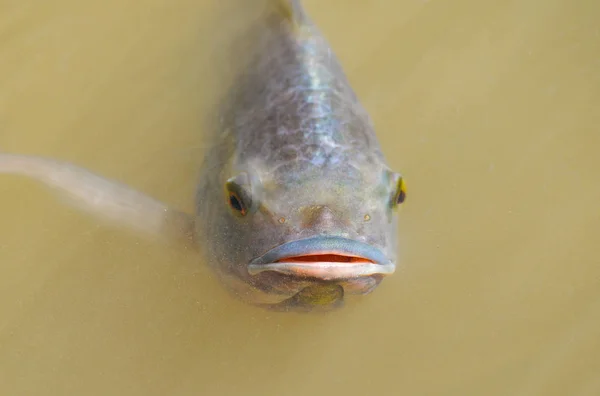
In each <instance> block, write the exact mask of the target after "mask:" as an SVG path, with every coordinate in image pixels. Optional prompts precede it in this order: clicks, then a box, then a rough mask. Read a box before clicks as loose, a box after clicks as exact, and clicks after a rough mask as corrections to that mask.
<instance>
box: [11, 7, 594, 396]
mask: <svg viewBox="0 0 600 396" xmlns="http://www.w3.org/2000/svg"><path fill="white" fill-rule="evenodd" d="M237 3H239V1H238V2H237ZM305 4H306V8H307V10H308V12H309V13H310V14H311V15H312V16H313V18H314V19H315V21H316V22H317V23H318V24H319V26H320V27H321V29H322V30H323V31H324V33H325V34H326V35H327V36H328V38H329V40H330V42H331V44H332V46H333V48H334V50H335V51H336V52H337V54H338V55H339V57H340V59H341V61H342V63H343V64H344V66H345V68H346V70H347V73H348V75H349V77H350V79H351V81H352V83H353V84H354V86H355V88H356V91H357V92H358V94H359V95H360V96H361V98H362V100H363V102H364V104H365V106H366V107H367V108H368V110H369V111H370V112H371V114H372V117H373V119H374V122H375V124H376V126H377V130H378V134H379V137H380V140H381V142H382V145H383V146H384V148H385V152H386V155H387V156H388V158H389V159H390V162H391V164H392V166H393V168H395V169H397V170H399V171H401V172H403V173H404V174H405V176H406V179H407V181H408V200H407V203H406V206H405V207H404V208H403V211H402V213H401V219H400V224H401V225H400V231H401V232H400V234H401V249H402V253H401V266H400V268H399V270H398V272H397V273H396V274H395V275H394V276H393V277H392V278H389V279H387V280H386V281H384V283H383V284H382V285H381V287H380V288H379V289H377V291H376V292H375V293H374V294H372V295H370V296H368V297H366V298H364V299H359V300H358V301H356V300H353V301H351V304H349V305H348V306H347V307H346V308H345V309H343V310H341V311H337V312H334V313H328V314H319V315H305V314H281V313H269V312H265V311H263V310H261V309H258V308H254V307H250V306H248V305H245V304H243V303H240V302H238V301H236V300H234V299H232V298H231V297H230V296H229V295H228V294H226V293H225V292H224V290H223V289H222V288H221V286H220V285H219V284H218V283H217V282H216V281H215V280H214V279H213V277H212V276H211V274H210V272H209V271H208V270H207V268H206V267H205V266H204V265H203V264H202V263H201V262H198V259H197V257H196V256H195V255H194V253H193V252H187V251H182V250H180V249H177V248H173V247H169V246H164V245H159V244H156V243H153V242H150V241H147V240H144V239H143V238H140V237H139V236H137V235H134V234H132V233H130V232H127V231H124V230H120V229H115V228H112V227H109V226H106V225H104V224H103V223H102V222H100V221H98V220H97V219H94V218H90V217H88V216H86V215H84V214H81V213H79V212H78V211H76V210H75V209H72V208H69V207H67V206H64V205H62V204H61V202H60V201H57V200H56V199H55V196H54V195H51V194H49V193H48V191H47V190H46V189H45V188H41V187H40V186H39V185H37V184H35V183H32V182H29V181H26V180H22V179H19V178H17V177H8V176H6V175H5V176H2V177H1V178H0V194H1V195H0V203H1V205H0V218H1V219H2V221H1V223H0V394H2V395H7V396H8V395H67V394H69V395H127V396H134V395H145V396H146V395H290V396H294V395H338V394H339V395H371V394H378V395H598V394H600V374H599V373H600V253H599V252H598V246H599V242H600V207H599V202H600V183H599V182H600V176H599V174H598V172H599V170H600V157H599V156H598V152H599V148H600V25H599V24H598V19H599V18H600V3H598V2H597V1H592V0H589V1H584V0H579V1H567V0H525V1H503V2H497V1H491V0H490V1H476V0H456V1H452V2H448V1H437V0H430V1H416V0H402V1H396V2H390V1H383V0H379V1H372V2H357V1H353V2H350V1H341V0H338V1H328V2H319V1H316V0H305ZM239 9H240V8H239V6H237V5H236V1H235V0H230V1H228V2H217V1H208V0H204V1H202V0H198V1H184V0H148V1H146V2H144V3H143V4H142V3H141V2H140V3H134V2H129V3H127V2H121V1H116V0H107V1H104V2H78V1H73V0H56V1H53V2H44V1H39V0H38V1H10V0H9V1H8V2H7V1H3V2H0V149H3V150H6V151H10V152H19V153H28V154H39V155H44V156H52V157H56V158H61V159H65V160H69V161H72V162H74V163H77V164H80V165H83V166H85V167H87V168H90V169H93V170H95V171H97V172H99V173H101V174H104V175H106V176H109V177H112V178H117V179H120V180H123V181H125V182H127V183H129V184H131V185H133V186H135V187H136V188H138V189H140V190H142V191H145V192H147V193H149V194H151V195H153V196H155V197H157V198H159V199H162V200H163V201H165V202H168V203H170V204H172V205H175V206H179V207H181V208H185V209H188V210H191V208H192V196H193V192H194V181H195V180H194V178H195V176H196V170H197V168H198V166H199V164H200V161H201V155H202V149H203V141H202V130H201V125H202V123H203V119H204V117H205V116H206V109H207V108H209V106H210V105H211V104H212V103H213V101H214V97H215V95H216V93H217V91H218V89H217V88H218V85H219V84H220V82H219V81H216V80H217V79H215V78H214V75H215V73H214V71H215V68H218V67H219V66H218V65H217V62H216V59H219V55H220V53H221V52H220V48H221V46H222V45H225V43H226V42H227V40H228V39H232V37H234V36H235V33H236V31H237V30H239V29H238V26H242V25H243V24H245V23H248V21H249V19H251V18H249V17H248V15H249V14H246V13H240V12H238V10H239ZM228 16H229V17H230V18H231V20H230V21H226V20H225V19H224V18H226V17H228ZM224 32H225V33H226V34H217V33H224ZM221 67H222V65H221Z"/></svg>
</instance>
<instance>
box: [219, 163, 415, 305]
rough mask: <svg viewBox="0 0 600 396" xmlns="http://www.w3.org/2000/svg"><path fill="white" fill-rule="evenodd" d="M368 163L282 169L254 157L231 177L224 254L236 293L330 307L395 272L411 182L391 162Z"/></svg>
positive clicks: (268, 300) (277, 302)
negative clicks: (400, 213) (401, 211)
mask: <svg viewBox="0 0 600 396" xmlns="http://www.w3.org/2000/svg"><path fill="white" fill-rule="evenodd" d="M373 168H374V169H373ZM367 169H368V170H362V171H360V172H348V170H347V169H343V168H341V167H340V168H336V169H321V170H318V169H314V170H313V171H310V172H297V173H293V172H291V173H290V172H287V173H279V176H275V173H274V172H272V171H268V170H266V167H264V166H260V165H258V164H254V166H245V167H244V168H243V169H242V170H239V171H238V172H236V173H235V174H234V175H233V176H231V177H230V178H228V179H227V180H226V182H225V183H224V184H225V185H224V194H223V202H224V205H226V206H227V208H228V211H227V213H226V214H225V216H226V217H227V224H228V225H227V227H225V228H226V230H227V231H226V233H227V238H228V247H227V250H226V251H224V252H223V253H222V255H223V256H227V260H226V262H227V263H228V267H227V271H226V272H227V278H228V279H229V280H230V281H231V283H233V284H235V285H237V286H238V287H236V291H237V293H238V294H241V297H242V298H245V299H247V300H250V301H252V302H255V303H258V304H261V305H266V306H269V307H271V308H275V309H277V308H281V309H284V310H305V311H312V310H327V309H331V308H333V307H337V306H339V305H340V303H341V302H342V300H343V298H344V295H345V294H367V293H370V292H372V291H373V290H374V289H375V288H376V287H377V286H378V285H379V283H380V282H381V281H382V279H383V278H384V277H386V276H389V275H391V274H392V273H394V271H395V268H396V261H397V236H396V223H397V221H396V216H397V209H398V207H399V206H400V205H401V204H402V203H403V202H404V200H405V198H406V185H405V182H404V180H403V178H402V176H401V175H400V174H398V173H396V172H393V171H392V170H390V169H389V168H387V167H386V166H383V165H382V166H376V167H372V166H371V167H370V168H369V167H367ZM282 175H283V176H282ZM292 175H293V176H292Z"/></svg>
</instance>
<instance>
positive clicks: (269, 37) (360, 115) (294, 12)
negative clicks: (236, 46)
mask: <svg viewBox="0 0 600 396" xmlns="http://www.w3.org/2000/svg"><path fill="white" fill-rule="evenodd" d="M277 4H278V6H279V7H273V8H272V9H271V10H270V13H269V14H268V16H267V17H266V18H265V22H264V24H263V25H261V26H260V33H259V36H258V38H257V39H256V40H255V42H256V43H257V47H256V49H255V51H254V54H255V56H254V57H253V58H252V60H251V61H250V62H249V65H248V66H247V69H245V70H244V72H243V73H241V76H240V78H239V80H237V83H236V86H235V88H234V89H233V91H232V92H231V95H230V96H229V97H228V101H227V102H226V106H224V111H223V114H222V117H221V122H220V124H219V126H218V130H217V133H216V135H215V139H216V140H215V145H216V147H218V149H215V150H212V151H211V153H210V154H209V155H208V157H207V158H206V164H205V166H204V168H203V169H204V172H203V173H202V175H201V178H200V180H201V183H200V187H199V189H198V194H197V200H196V201H197V211H198V213H197V215H198V218H199V219H202V221H199V222H197V227H198V230H197V232H198V234H201V235H205V236H206V239H207V240H209V241H210V242H209V243H208V244H207V246H208V249H209V262H210V263H212V265H213V267H214V268H215V269H216V271H217V272H218V273H219V274H220V275H221V277H222V279H223V281H224V282H225V283H226V284H228V285H229V286H230V287H231V288H232V289H233V290H234V291H235V292H236V293H237V294H238V295H240V296H242V297H243V298H245V299H247V300H250V301H252V302H256V303H262V304H279V303H281V302H282V301H284V300H287V299H290V298H291V297H292V296H294V295H296V294H297V293H300V291H301V290H303V289H304V288H307V289H306V290H311V289H308V288H310V287H314V285H315V284H323V285H325V284H327V285H330V284H339V285H342V286H343V288H344V291H345V292H346V293H354V294H362V293H368V292H370V291H372V290H373V289H374V288H375V287H376V286H377V285H378V284H379V282H380V281H381V279H382V278H383V276H385V275H389V274H391V273H392V272H393V270H394V268H395V263H396V249H397V246H396V221H395V211H394V209H395V207H396V206H397V204H398V203H399V194H402V200H403V198H404V194H405V192H404V185H403V182H402V178H401V177H400V175H399V174H397V173H395V172H393V171H392V170H390V169H389V168H388V166H387V165H386V162H385V159H384V156H383V154H382V151H381V149H380V146H379V143H378V141H377V138H376V135H375V132H374V128H373V125H372V123H371V120H370V118H369V116H368V114H367V113H366V111H365V109H364V108H363V107H362V105H361V104H360V102H359V100H358V99H357V97H356V95H355V93H354V91H353V89H352V88H351V86H350V84H349V82H348V80H347V78H346V76H345V74H344V72H343V70H342V67H341V66H340V64H339V62H338V60H337V59H336V56H335V55H334V53H333V51H332V50H331V48H330V46H329V44H328V42H327V41H326V39H325V38H324V37H323V35H322V34H321V33H320V31H319V30H318V28H317V27H316V26H315V25H314V24H313V23H312V22H311V20H310V19H309V17H308V16H307V15H306V13H305V12H304V10H303V9H302V7H301V6H300V4H299V2H298V1H278V2H277ZM215 169H219V170H220V171H218V172H215V171H214V170H215ZM292 244H293V245H294V248H293V249H292V248H290V249H287V247H290V246H291V245H292ZM274 249H279V250H280V251H281V255H280V257H274V256H273V257H272V258H270V259H269V260H264V257H265V255H268V254H269V252H270V251H273V250H274ZM286 249H287V250H289V251H286ZM274 260H277V261H274ZM296 300H297V299H295V300H290V301H294V304H295V305H297V304H298V301H296ZM304 308H306V307H304Z"/></svg>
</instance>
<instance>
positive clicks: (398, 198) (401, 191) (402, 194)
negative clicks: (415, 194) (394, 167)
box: [393, 177, 406, 207]
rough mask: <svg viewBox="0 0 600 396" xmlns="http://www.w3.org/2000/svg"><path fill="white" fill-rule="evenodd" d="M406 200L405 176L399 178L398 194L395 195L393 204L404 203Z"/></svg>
mask: <svg viewBox="0 0 600 396" xmlns="http://www.w3.org/2000/svg"><path fill="white" fill-rule="evenodd" d="M405 200H406V182H405V181H404V178H402V177H400V178H398V183H397V184H396V194H395V195H394V201H393V205H394V206H395V207H396V206H399V205H401V204H403V203H404V201H405Z"/></svg>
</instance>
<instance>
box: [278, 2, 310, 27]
mask: <svg viewBox="0 0 600 396" xmlns="http://www.w3.org/2000/svg"><path fill="white" fill-rule="evenodd" d="M273 1H274V2H275V4H274V5H275V6H276V7H277V11H278V12H279V14H280V15H281V16H282V17H283V18H284V19H285V20H286V21H288V22H290V23H291V24H292V25H293V26H294V27H295V28H300V27H302V26H303V25H306V24H307V23H308V16H307V15H306V12H305V11H304V7H302V4H301V3H300V0H273Z"/></svg>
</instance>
